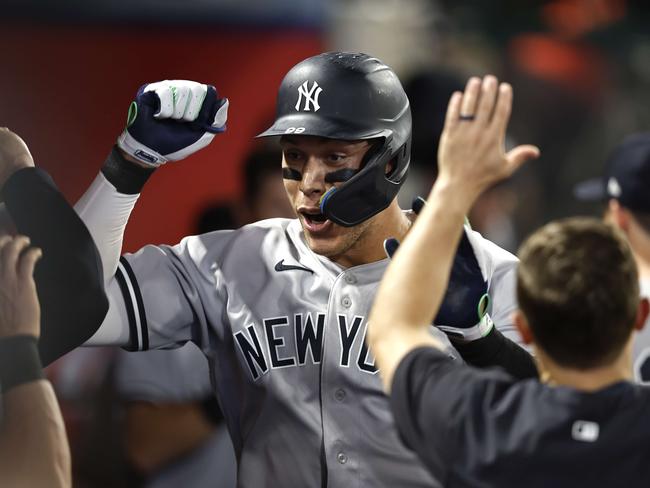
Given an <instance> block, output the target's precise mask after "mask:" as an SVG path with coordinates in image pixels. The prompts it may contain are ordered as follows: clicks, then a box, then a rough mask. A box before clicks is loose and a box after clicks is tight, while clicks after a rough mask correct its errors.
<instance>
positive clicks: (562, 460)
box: [368, 85, 650, 488]
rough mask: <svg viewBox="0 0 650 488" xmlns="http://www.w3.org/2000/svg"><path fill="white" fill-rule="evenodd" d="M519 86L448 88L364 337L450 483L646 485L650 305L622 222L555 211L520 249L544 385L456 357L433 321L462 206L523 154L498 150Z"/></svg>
mask: <svg viewBox="0 0 650 488" xmlns="http://www.w3.org/2000/svg"><path fill="white" fill-rule="evenodd" d="M510 94H511V89H510V87H509V86H507V85H502V86H501V87H500V88H499V98H498V101H496V102H495V95H496V91H492V92H490V91H484V92H483V94H482V95H481V97H480V98H479V99H478V101H477V99H471V100H469V101H467V98H468V97H467V95H468V94H467V92H466V93H465V94H464V95H461V94H460V93H456V94H454V95H453V96H452V99H451V102H450V105H449V109H448V113H447V119H446V125H445V130H444V131H443V134H442V136H441V142H440V153H439V154H440V158H439V159H440V164H439V168H440V174H439V177H438V180H437V181H436V183H435V185H434V187H433V189H432V191H431V194H430V197H429V203H428V205H427V206H426V207H425V209H423V210H422V212H421V213H420V216H419V217H418V221H417V222H416V223H415V224H414V226H413V229H412V230H411V232H410V233H409V235H408V236H407V237H406V241H405V242H404V243H403V244H402V245H401V246H400V248H399V250H398V251H397V252H396V253H395V255H394V260H393V262H392V263H391V265H390V266H389V268H388V270H387V271H386V274H385V275H384V278H383V281H382V284H381V286H380V289H379V291H378V293H377V297H376V300H375V304H374V305H373V309H372V312H371V314H370V319H369V324H370V325H369V329H370V331H369V334H368V338H369V342H370V345H371V347H372V349H373V351H374V353H375V356H376V359H377V363H378V365H379V367H380V369H381V376H382V379H383V381H384V387H385V389H386V390H387V391H389V392H390V394H391V403H392V407H393V412H394V414H395V420H396V423H397V426H398V428H399V431H400V433H401V434H402V436H403V439H404V440H405V442H406V443H407V444H408V445H409V446H410V447H411V448H413V449H414V450H415V451H416V452H417V453H418V455H419V457H420V458H421V459H422V460H423V462H424V463H425V464H426V466H427V467H428V468H429V470H430V471H431V472H432V473H433V474H434V476H435V477H436V479H438V480H439V481H440V482H441V483H443V484H444V486H453V487H476V486H484V487H499V488H503V487H519V486H526V487H540V488H541V487H549V486H553V487H567V488H569V487H575V486H600V487H614V486H648V483H650V467H649V465H648V454H649V450H648V437H649V436H650V422H649V421H648V418H647V411H648V408H649V407H650V390H649V389H648V388H646V387H643V386H640V385H637V384H634V383H633V382H632V377H633V376H632V370H631V358H632V339H633V333H634V331H635V330H640V329H642V328H643V326H644V322H645V320H646V318H647V317H648V310H649V308H650V305H649V304H648V301H647V299H639V285H638V274H637V270H636V265H635V262H634V257H633V255H632V253H631V251H630V248H629V246H628V245H627V243H626V242H625V238H624V237H623V235H622V234H620V233H619V232H618V231H617V230H615V229H614V228H613V227H612V226H609V225H606V224H604V223H602V222H599V221H597V220H594V219H585V218H582V219H580V218H576V219H568V220H565V221H560V222H556V223H551V224H549V225H547V226H545V227H543V228H542V229H540V230H539V231H537V232H536V233H535V234H534V235H533V236H531V237H530V238H529V239H528V240H527V241H526V242H525V243H524V245H523V246H522V248H521V250H520V252H519V256H520V259H521V262H520V264H519V268H518V283H517V294H518V297H519V304H520V310H518V311H517V312H516V315H515V324H516V326H517V328H518V330H519V331H520V333H521V335H522V337H523V338H524V340H525V341H526V342H527V343H530V344H533V346H534V348H535V350H536V352H537V358H538V361H539V367H540V371H541V372H542V374H541V378H542V379H543V381H544V383H547V384H544V383H541V382H539V381H537V380H536V379H534V380H528V381H518V380H515V379H513V378H512V377H511V376H508V375H506V374H503V372H501V371H481V370H478V369H475V368H468V367H466V366H464V365H461V364H458V362H454V361H451V360H449V358H448V357H447V355H446V354H445V353H444V346H443V345H442V344H441V343H440V342H438V341H437V340H436V339H435V338H433V337H431V335H430V334H429V333H428V326H427V325H426V324H428V323H429V321H430V320H431V318H432V317H433V316H435V314H436V313H437V309H438V306H439V304H440V303H441V302H442V301H443V296H444V290H445V286H446V280H447V278H448V276H449V272H450V269H451V268H452V263H453V259H454V250H455V248H456V246H457V244H458V242H459V241H460V239H461V235H462V233H463V220H464V215H465V213H466V211H468V210H469V208H471V206H472V204H473V202H474V201H475V200H476V198H477V197H478V196H479V195H480V193H481V192H482V191H483V190H485V189H486V188H488V187H489V186H490V185H491V184H493V183H495V182H497V181H499V180H500V179H503V178H505V177H507V176H509V175H510V174H511V173H512V172H513V171H514V170H515V169H516V168H517V167H518V166H519V165H520V164H521V163H522V162H523V159H524V157H523V156H525V154H523V153H519V156H520V157H519V158H517V157H515V154H512V153H509V154H504V152H503V149H502V148H503V137H504V134H505V125H506V123H507V120H508V117H509V112H510V111H509V108H508V107H507V103H506V99H507V98H509V97H510V96H511V95H510ZM461 100H462V105H463V106H464V107H465V109H464V110H461V108H460V107H461ZM460 114H463V115H465V114H469V115H471V116H472V117H471V118H469V119H468V118H467V115H465V117H462V116H461V115H460ZM522 151H527V152H528V153H529V155H530V156H533V155H535V154H537V153H538V151H537V150H536V148H534V147H529V148H526V149H524V148H522ZM423 262H425V263H427V266H423V264H422V263H423Z"/></svg>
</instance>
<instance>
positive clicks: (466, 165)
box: [438, 75, 539, 203]
mask: <svg viewBox="0 0 650 488" xmlns="http://www.w3.org/2000/svg"><path fill="white" fill-rule="evenodd" d="M511 108H512V87H511V86H510V85H509V84H508V83H501V84H499V82H498V80H497V79H496V78H495V77H494V76H491V75H490V76H486V77H485V78H483V80H482V81H481V79H480V78H470V80H469V81H468V82H467V86H466V87H465V91H464V93H460V92H456V93H454V94H453V95H452V97H451V100H450V101H449V106H448V108H447V115H446V119H445V128H444V130H443V132H442V135H441V137H440V145H439V149H438V167H439V176H438V180H439V181H441V182H445V183H452V184H453V186H454V189H455V190H456V191H459V192H462V197H463V198H464V199H466V200H467V201H469V202H471V203H473V202H474V200H476V198H477V197H478V196H479V195H480V193H481V192H482V191H483V190H485V189H487V188H488V187H489V186H491V185H492V184H494V183H496V182H498V181H500V180H502V179H504V178H507V177H508V176H510V175H511V174H512V173H513V172H514V171H515V170H516V169H517V168H518V167H519V166H521V165H522V164H523V163H524V162H525V161H527V160H528V159H531V158H536V157H538V156H539V149H538V148H537V147H535V146H532V145H522V146H517V147H515V148H514V149H512V150H510V151H508V152H507V153H506V152H505V150H504V143H505V136H506V129H507V126H508V121H509V120H510V111H511Z"/></svg>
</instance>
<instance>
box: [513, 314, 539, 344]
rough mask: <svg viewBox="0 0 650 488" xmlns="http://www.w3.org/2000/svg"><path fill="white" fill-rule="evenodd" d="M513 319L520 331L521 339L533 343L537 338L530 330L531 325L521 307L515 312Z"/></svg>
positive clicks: (525, 342)
mask: <svg viewBox="0 0 650 488" xmlns="http://www.w3.org/2000/svg"><path fill="white" fill-rule="evenodd" d="M512 321H513V322H514V324H515V327H516V328H517V331H518V332H519V335H520V336H521V340H522V341H523V342H524V344H533V343H534V342H535V338H534V337H533V333H532V331H531V330H530V325H528V320H527V319H526V316H525V315H524V313H523V312H522V311H521V310H520V309H517V310H516V311H515V312H513V317H512Z"/></svg>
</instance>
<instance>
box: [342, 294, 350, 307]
mask: <svg viewBox="0 0 650 488" xmlns="http://www.w3.org/2000/svg"><path fill="white" fill-rule="evenodd" d="M341 305H342V306H344V307H345V308H350V307H351V306H352V299H351V298H350V297H349V296H344V297H343V298H341Z"/></svg>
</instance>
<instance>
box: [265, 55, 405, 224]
mask: <svg viewBox="0 0 650 488" xmlns="http://www.w3.org/2000/svg"><path fill="white" fill-rule="evenodd" d="M289 134H295V135H311V136H320V137H326V138H329V139H342V140H361V139H380V142H379V143H378V144H375V145H373V147H372V148H371V149H370V150H369V151H368V153H367V154H366V156H365V160H364V163H363V166H362V168H361V170H360V171H359V172H358V173H356V174H355V175H354V176H352V178H350V179H349V180H348V181H346V182H345V183H343V184H342V185H340V186H339V187H338V188H331V189H330V190H329V191H328V192H327V193H325V195H323V197H322V198H321V204H320V206H321V211H322V212H323V214H325V215H326V216H327V218H329V219H330V220H332V221H333V222H336V223H337V224H339V225H342V226H345V227H351V226H353V225H357V224H359V223H361V222H363V221H364V220H367V219H369V218H370V217H372V216H373V215H376V214H377V213H379V212H381V211H382V210H384V209H385V208H386V207H388V205H390V202H391V201H392V200H393V199H394V198H395V196H396V195H397V192H398V191H399V189H400V187H401V186H402V184H403V183H404V181H405V180H406V175H407V172H408V166H409V161H410V159H411V109H410V106H409V101H408V98H407V97H406V93H405V92H404V89H403V88H402V84H401V83H400V81H399V79H398V78H397V75H396V74H395V73H394V72H393V70H392V69H390V68H389V67H388V66H386V65H385V64H384V63H382V62H381V61H380V60H379V59H377V58H373V57H371V56H368V55H367V54H361V53H324V54H319V55H317V56H313V57H311V58H307V59H306V60H304V61H302V62H300V63H298V64H297V65H296V66H294V67H293V68H291V70H290V71H289V72H288V73H287V75H286V76H285V77H284V79H283V80H282V84H281V85H280V90H279V92H278V99H277V114H276V119H275V122H274V123H273V125H272V126H271V127H270V128H269V129H268V130H266V131H265V132H263V133H261V134H260V135H259V136H258V137H266V136H282V135H289ZM389 169H390V170H389Z"/></svg>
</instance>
